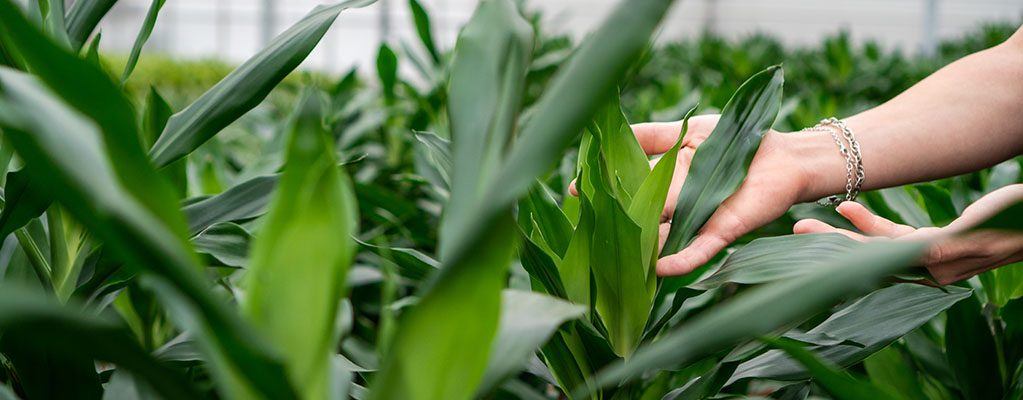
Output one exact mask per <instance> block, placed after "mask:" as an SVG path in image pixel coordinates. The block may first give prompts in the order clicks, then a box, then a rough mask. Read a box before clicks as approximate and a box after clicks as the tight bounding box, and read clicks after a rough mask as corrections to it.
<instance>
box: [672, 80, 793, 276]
mask: <svg viewBox="0 0 1023 400" xmlns="http://www.w3.org/2000/svg"><path fill="white" fill-rule="evenodd" d="M783 81H784V77H783V72H782V69H781V67H779V66H774V67H770V68H768V69H766V70H764V71H762V72H760V73H758V74H756V75H753V76H752V77H751V78H749V79H748V80H747V81H746V82H745V83H743V84H742V86H740V87H739V90H737V91H736V92H735V94H733V95H732V98H731V99H729V100H728V104H725V108H724V109H722V111H721V119H720V120H718V123H717V125H716V126H715V127H714V131H713V132H711V134H710V136H709V137H707V140H706V141H704V142H703V143H702V144H700V147H699V149H697V150H696V154H695V155H694V156H693V161H692V164H691V166H690V167H689V173H688V175H686V182H685V184H684V185H682V191H681V193H679V196H678V202H677V203H676V205H675V213H674V214H673V215H672V224H671V229H670V230H669V231H668V238H667V239H666V240H665V243H664V248H663V249H662V250H661V256H662V257H663V256H666V255H671V254H675V253H678V252H679V251H682V249H683V248H685V246H687V245H689V242H690V241H691V240H692V239H693V237H694V236H695V235H696V232H697V230H699V229H700V227H702V226H703V224H704V223H705V222H707V219H708V218H710V216H711V214H713V213H714V210H717V208H718V206H719V205H721V202H723V201H725V199H726V198H728V196H731V195H732V193H733V192H735V190H736V189H738V188H739V185H740V184H742V181H743V179H745V178H746V170H747V169H749V165H750V162H752V161H753V155H754V154H755V153H756V151H757V148H758V147H759V146H760V139H761V138H762V137H763V136H764V134H766V133H767V132H768V131H769V130H770V129H771V125H772V124H774V119H775V117H776V116H777V115H778V109H779V108H780V107H781V92H782V82H783Z"/></svg>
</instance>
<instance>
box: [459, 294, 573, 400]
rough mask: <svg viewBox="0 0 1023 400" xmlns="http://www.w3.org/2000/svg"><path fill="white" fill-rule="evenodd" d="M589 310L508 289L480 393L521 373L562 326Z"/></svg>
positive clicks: (502, 299)
mask: <svg viewBox="0 0 1023 400" xmlns="http://www.w3.org/2000/svg"><path fill="white" fill-rule="evenodd" d="M585 313H586V308H585V307H581V306H578V305H575V304H572V303H569V302H566V301H563V300H559V299H557V298H554V297H550V296H546V295H542V294H539V293H533V292H525V291H518V290H510V289H509V290H504V291H503V292H502V295H501V319H500V322H499V323H498V328H497V336H496V337H495V338H494V342H493V346H492V348H491V350H490V360H489V361H488V362H487V367H486V372H485V373H484V375H483V381H482V382H481V383H480V388H479V391H478V393H480V394H486V393H487V392H489V391H490V390H491V389H493V388H494V387H496V386H497V385H498V384H500V382H502V381H503V380H505V379H507V378H509V377H511V376H513V375H514V374H515V373H516V372H518V371H520V370H521V369H522V368H523V366H524V365H525V364H526V361H527V360H528V359H529V357H530V356H532V355H533V354H534V353H535V352H536V349H538V348H539V347H540V346H541V345H543V344H544V343H545V342H547V339H549V338H550V337H551V335H552V334H554V331H555V330H557V329H558V327H559V326H561V325H562V324H564V323H565V322H567V321H570V320H572V319H576V318H581V317H582V316H583V315H584V314H585Z"/></svg>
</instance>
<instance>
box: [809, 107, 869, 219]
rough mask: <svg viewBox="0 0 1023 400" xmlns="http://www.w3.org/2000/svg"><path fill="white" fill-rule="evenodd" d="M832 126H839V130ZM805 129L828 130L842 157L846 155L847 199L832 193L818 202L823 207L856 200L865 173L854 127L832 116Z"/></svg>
mask: <svg viewBox="0 0 1023 400" xmlns="http://www.w3.org/2000/svg"><path fill="white" fill-rule="evenodd" d="M832 128H837V130H836V129H832ZM803 131H814V132H825V131H826V132H828V133H831V137H832V138H834V139H835V143H836V144H838V151H839V153H841V154H842V157H845V172H846V178H845V199H842V198H841V197H839V196H838V195H832V196H828V197H825V198H823V199H820V200H817V204H818V205H820V206H822V207H829V206H837V205H839V204H841V203H842V202H843V201H853V200H856V196H857V195H859V194H860V188H861V187H863V178H864V176H865V174H864V172H863V155H862V154H861V153H860V143H859V142H857V141H856V135H855V134H853V131H852V129H849V126H848V125H846V123H845V121H843V120H840V119H838V118H835V117H831V118H828V119H824V120H821V122H820V123H818V124H817V125H814V126H813V127H811V128H804V129H803ZM840 133H841V135H840ZM842 139H845V141H847V142H849V146H848V147H846V145H845V143H843V140H842Z"/></svg>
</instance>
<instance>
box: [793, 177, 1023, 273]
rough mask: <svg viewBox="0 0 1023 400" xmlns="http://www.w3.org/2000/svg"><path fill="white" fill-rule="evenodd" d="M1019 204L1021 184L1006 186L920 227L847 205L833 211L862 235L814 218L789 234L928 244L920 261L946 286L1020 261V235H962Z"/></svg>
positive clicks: (1022, 245) (982, 232) (989, 232)
mask: <svg viewBox="0 0 1023 400" xmlns="http://www.w3.org/2000/svg"><path fill="white" fill-rule="evenodd" d="M1020 200H1023V184H1016V185H1009V186H1006V187H1003V188H1001V189H998V190H996V191H993V192H991V193H988V194H987V195H985V196H984V197H981V198H980V199H978V200H977V201H976V202H974V203H973V204H970V206H969V207H966V209H965V210H963V214H962V215H961V216H960V217H959V218H957V219H956V220H955V221H952V223H950V224H949V225H948V226H945V227H941V228H935V227H928V228H920V229H917V228H913V227H911V226H907V225H902V224H897V223H894V222H892V221H889V220H887V219H885V218H882V217H879V216H877V215H874V214H872V213H871V212H870V211H869V210H867V209H866V208H865V207H863V206H862V205H860V204H859V203H856V202H850V201H847V202H844V203H842V204H840V205H839V206H838V208H837V210H838V213H839V214H841V215H842V216H843V217H845V218H846V219H848V220H849V222H852V224H853V225H855V226H856V228H858V229H859V230H861V231H862V232H863V234H860V233H856V232H852V231H848V230H845V229H839V228H835V227H833V226H831V225H828V224H826V223H824V222H821V221H818V220H815V219H804V220H801V221H799V222H797V223H796V225H795V226H793V228H792V230H793V232H795V233H797V234H800V233H814V232H837V233H841V234H844V235H846V236H849V237H851V238H853V239H856V240H861V241H866V240H872V239H878V238H881V239H885V238H887V239H894V240H911V241H926V242H932V243H933V244H932V245H931V246H930V247H929V248H928V250H927V253H926V254H925V255H924V256H923V259H922V260H921V262H922V263H923V264H924V266H925V267H927V270H928V271H930V273H931V276H933V277H934V279H935V280H936V281H937V282H938V283H939V284H941V285H947V284H950V283H954V282H958V281H961V280H965V279H969V278H970V277H972V276H974V275H977V274H980V273H983V272H986V271H989V270H992V269H995V268H998V267H1001V266H1003V265H1008V264H1012V263H1014V262H1019V261H1023V233H1009V232H1001V231H992V230H978V231H975V232H968V233H965V234H964V232H966V231H968V230H969V229H970V228H973V227H975V226H977V225H978V224H980V223H981V222H983V221H985V220H987V219H988V218H990V217H992V216H994V215H995V214H997V213H998V212H999V211H1001V210H1004V209H1005V208H1006V207H1008V206H1010V205H1012V204H1015V203H1016V202H1019V201H1020Z"/></svg>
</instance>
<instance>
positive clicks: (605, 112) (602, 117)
mask: <svg viewBox="0 0 1023 400" xmlns="http://www.w3.org/2000/svg"><path fill="white" fill-rule="evenodd" d="M607 98H608V101H607V104H606V105H604V106H603V107H602V108H600V109H599V110H598V111H597V113H596V115H595V116H594V118H593V122H592V123H590V126H589V132H590V134H591V135H593V136H595V137H598V138H600V144H601V146H600V151H601V154H602V155H603V157H604V161H605V162H607V168H608V171H609V174H610V176H611V177H612V178H617V179H620V183H621V185H614V186H615V188H614V189H615V192H616V193H618V192H619V191H625V193H627V196H623V195H620V194H619V195H617V196H616V197H618V199H619V200H620V201H621V200H623V199H625V198H630V199H631V198H632V196H634V195H635V194H636V191H637V190H639V187H640V185H642V184H643V181H644V180H646V177H647V175H649V174H650V162H649V161H648V160H647V157H646V153H644V152H643V148H642V147H640V145H639V140H637V139H636V135H635V134H633V133H632V128H631V127H630V126H629V121H628V120H627V119H626V118H625V112H624V111H622V106H621V104H620V100H619V98H618V91H617V90H615V91H613V92H612V95H610V96H607ZM669 182H670V179H669ZM630 203H631V202H625V203H624V206H625V207H628V206H629V205H630Z"/></svg>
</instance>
